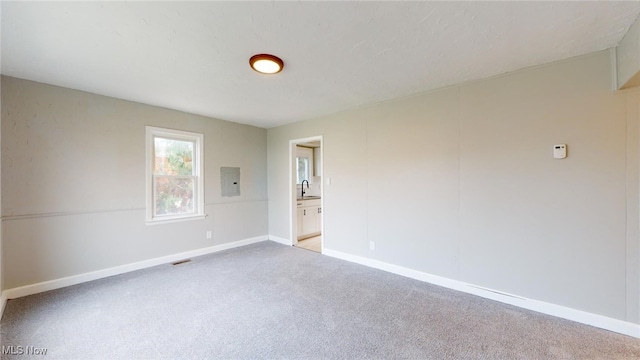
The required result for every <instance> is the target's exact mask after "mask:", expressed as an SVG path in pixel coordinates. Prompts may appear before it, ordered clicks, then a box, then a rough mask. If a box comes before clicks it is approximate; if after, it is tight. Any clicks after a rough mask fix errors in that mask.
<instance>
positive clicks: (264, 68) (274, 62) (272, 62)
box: [249, 54, 284, 74]
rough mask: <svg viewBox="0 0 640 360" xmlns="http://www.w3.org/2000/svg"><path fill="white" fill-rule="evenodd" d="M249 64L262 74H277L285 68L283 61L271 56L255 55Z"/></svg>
mask: <svg viewBox="0 0 640 360" xmlns="http://www.w3.org/2000/svg"><path fill="white" fill-rule="evenodd" d="M249 64H250V65H251V68H252V69H253V70H255V71H257V72H259V73H261V74H277V73H279V72H280V71H282V68H283V67H284V63H283V62H282V59H280V58H279V57H277V56H273V55H269V54H258V55H253V56H252V57H251V59H249Z"/></svg>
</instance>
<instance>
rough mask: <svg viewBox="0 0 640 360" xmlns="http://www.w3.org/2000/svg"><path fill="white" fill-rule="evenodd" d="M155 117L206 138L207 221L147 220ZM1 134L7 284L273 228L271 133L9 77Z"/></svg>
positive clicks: (157, 121)
mask: <svg viewBox="0 0 640 360" xmlns="http://www.w3.org/2000/svg"><path fill="white" fill-rule="evenodd" d="M145 125H152V126H159V127H166V128H172V129H180V130H187V131H194V132H199V133H203V134H204V137H205V143H204V149H205V155H204V158H205V170H204V177H205V212H206V213H207V214H208V215H209V216H208V217H207V218H206V219H204V220H193V221H187V222H180V223H172V224H162V225H153V226H147V225H145ZM1 134H2V153H1V155H2V174H3V178H2V184H1V185H2V214H3V216H4V228H3V234H4V249H3V258H4V259H3V260H4V266H5V272H4V280H5V283H4V288H5V289H9V288H14V287H18V286H22V285H28V284H34V283H38V282H42V281H47V280H53V279H58V278H61V277H65V276H70V275H77V274H81V273H85V272H90V271H95V270H100V269H105V268H109V267H114V266H118V265H124V264H129V263H132V262H137V261H142V260H147V259H152V258H156V257H160V256H164V255H171V254H175V253H179V252H183V251H189V250H195V249H199V248H204V247H209V246H212V245H218V244H222V243H228V242H231V241H236V240H243V239H248V238H252V237H257V236H264V235H266V234H267V233H268V231H267V226H268V224H267V185H266V184H267V179H266V175H267V167H266V130H264V129H260V128H256V127H252V126H247V125H240V124H236V123H231V122H226V121H221V120H216V119H210V118H205V117H201V116H196V115H191V114H186V113H181V112H178V111H172V110H167V109H163V108H158V107H153V106H147V105H142V104H138V103H133V102H128V101H123V100H118V99H114V98H109V97H104V96H99V95H94V94H89V93H85V92H80V91H75V90H70V89H66V88H61V87H55V86H50V85H45V84H40V83H35V82H30V81H26V80H20V79H16V78H10V77H3V78H2V131H1ZM221 166H233V167H240V168H241V194H242V195H241V196H239V197H231V198H229V197H224V198H223V197H221V196H220V173H219V171H220V170H219V169H220V167H221ZM208 230H212V231H213V240H208V239H206V236H205V233H206V231H208Z"/></svg>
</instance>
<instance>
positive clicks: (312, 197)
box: [298, 196, 321, 200]
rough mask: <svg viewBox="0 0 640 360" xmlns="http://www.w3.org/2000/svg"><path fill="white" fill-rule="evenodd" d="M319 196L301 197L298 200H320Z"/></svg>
mask: <svg viewBox="0 0 640 360" xmlns="http://www.w3.org/2000/svg"><path fill="white" fill-rule="evenodd" d="M320 198H321V197H320V196H303V197H299V198H298V200H316V199H320Z"/></svg>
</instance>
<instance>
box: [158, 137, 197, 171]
mask: <svg viewBox="0 0 640 360" xmlns="http://www.w3.org/2000/svg"><path fill="white" fill-rule="evenodd" d="M153 141H154V151H155V159H154V160H155V161H154V167H153V173H154V175H194V174H193V148H194V143H193V142H191V141H184V140H174V139H165V138H160V137H156V138H154V139H153Z"/></svg>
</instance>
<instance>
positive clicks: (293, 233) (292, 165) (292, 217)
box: [289, 135, 325, 253]
mask: <svg viewBox="0 0 640 360" xmlns="http://www.w3.org/2000/svg"><path fill="white" fill-rule="evenodd" d="M310 141H320V173H321V174H322V178H323V180H322V181H320V195H321V196H320V206H321V207H322V212H321V213H320V218H321V226H320V236H321V238H320V244H321V245H320V248H321V252H323V253H324V212H325V209H324V139H323V135H316V136H310V137H305V138H300V139H294V140H289V238H290V239H291V245H292V246H295V245H297V244H298V223H297V217H298V215H297V207H298V206H297V199H298V194H297V191H296V189H297V181H296V180H297V177H296V175H297V169H296V165H297V164H296V146H297V145H298V144H304V143H307V142H310ZM314 161H315V159H314Z"/></svg>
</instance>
